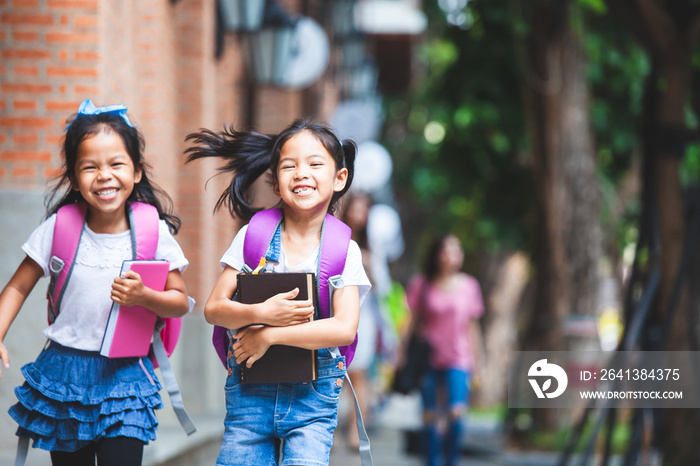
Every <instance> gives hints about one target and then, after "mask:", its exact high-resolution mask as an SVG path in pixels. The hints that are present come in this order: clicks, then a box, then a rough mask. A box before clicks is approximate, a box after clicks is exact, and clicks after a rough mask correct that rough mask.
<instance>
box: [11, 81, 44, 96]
mask: <svg viewBox="0 0 700 466" xmlns="http://www.w3.org/2000/svg"><path fill="white" fill-rule="evenodd" d="M2 91H3V92H6V93H8V94H9V93H13V92H27V93H39V92H41V93H47V92H51V84H26V83H3V84H2Z"/></svg>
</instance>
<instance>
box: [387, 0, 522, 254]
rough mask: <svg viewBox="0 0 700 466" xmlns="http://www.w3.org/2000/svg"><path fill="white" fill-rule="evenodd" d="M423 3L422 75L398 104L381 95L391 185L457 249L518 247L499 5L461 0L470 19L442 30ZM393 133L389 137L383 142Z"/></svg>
mask: <svg viewBox="0 0 700 466" xmlns="http://www.w3.org/2000/svg"><path fill="white" fill-rule="evenodd" d="M433 3H436V2H425V8H426V11H427V14H428V15H429V19H430V23H429V24H430V26H429V35H428V38H427V39H426V41H425V44H424V45H423V47H421V48H420V53H421V62H422V63H423V64H424V67H425V73H424V75H423V79H422V80H420V82H419V83H418V84H417V86H416V89H415V92H414V94H413V95H412V96H410V97H409V98H408V99H405V98H403V97H399V96H397V97H394V98H389V103H388V106H387V109H388V111H387V127H388V131H387V138H386V140H385V141H384V142H385V144H386V145H387V148H388V149H389V151H390V152H391V153H393V154H401V156H400V157H396V158H395V174H394V176H395V186H396V187H397V189H398V191H399V193H398V194H399V195H401V196H403V197H404V198H408V199H411V200H412V201H413V202H414V203H415V204H417V205H418V206H419V208H420V209H421V210H423V211H424V212H426V213H428V212H429V214H430V222H426V226H428V225H429V226H430V227H432V228H433V229H434V230H441V231H444V230H450V231H453V232H456V233H457V234H458V235H459V236H460V237H461V239H462V241H463V243H464V246H465V248H466V250H467V253H468V254H469V253H473V252H475V251H478V250H480V249H483V248H501V247H511V248H527V243H528V242H529V232H530V231H531V228H529V226H526V223H527V222H528V221H529V217H531V216H532V215H531V213H532V211H533V209H534V204H533V198H532V193H533V192H534V189H533V187H532V175H531V173H530V169H529V167H528V166H527V164H526V163H524V162H525V161H524V157H523V156H522V155H521V154H523V153H525V148H526V142H525V132H524V122H523V112H522V109H521V98H520V93H519V83H518V79H519V78H518V71H517V68H516V60H515V57H514V50H513V45H512V44H513V38H512V34H511V26H512V25H511V20H512V18H511V15H510V11H509V7H508V1H506V0H490V1H488V2H487V1H478V0H475V1H472V2H470V3H469V8H470V9H471V15H472V18H473V19H474V23H473V24H472V26H471V27H470V28H469V29H468V30H460V29H458V28H448V27H447V24H446V21H445V17H444V15H443V13H442V12H441V11H440V10H439V9H438V8H437V7H436V6H435V5H433ZM392 135H393V136H392Z"/></svg>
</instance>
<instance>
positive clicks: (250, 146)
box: [185, 119, 357, 219]
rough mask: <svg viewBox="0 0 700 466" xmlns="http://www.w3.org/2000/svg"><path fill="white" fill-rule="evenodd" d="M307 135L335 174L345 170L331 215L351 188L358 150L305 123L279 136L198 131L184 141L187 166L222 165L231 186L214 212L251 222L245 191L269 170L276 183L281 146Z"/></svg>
mask: <svg viewBox="0 0 700 466" xmlns="http://www.w3.org/2000/svg"><path fill="white" fill-rule="evenodd" d="M302 131H308V132H309V133H311V134H312V135H313V136H314V137H315V138H316V139H317V140H318V141H319V142H320V143H321V145H323V147H324V148H325V149H326V151H328V153H329V154H330V155H331V157H332V158H333V160H334V161H335V166H336V169H337V170H340V169H341V168H346V169H347V170H348V177H347V181H346V183H345V187H344V188H343V190H342V191H338V192H335V193H333V197H332V198H331V203H330V205H329V207H328V212H330V213H332V212H333V211H334V209H335V205H336V203H337V202H338V199H340V198H341V197H342V196H343V195H344V194H345V193H346V192H347V191H348V189H349V188H350V185H351V184H352V179H353V175H354V172H355V156H356V154H357V146H356V145H355V143H354V142H353V141H352V140H350V139H345V140H343V141H342V142H341V141H339V140H338V138H337V137H336V136H335V134H333V131H331V130H330V128H328V127H327V126H325V125H323V124H321V123H317V122H314V121H312V120H307V119H298V120H295V121H294V122H293V123H292V124H291V125H289V126H288V127H287V128H285V129H284V130H283V131H282V132H281V133H279V134H276V135H275V134H260V133H256V132H255V131H236V130H235V129H234V128H233V124H231V125H230V126H229V127H228V128H227V127H224V130H223V131H221V132H219V133H216V132H214V131H211V130H208V129H200V131H199V132H198V133H191V134H189V135H187V137H186V138H185V140H186V141H193V142H194V143H195V145H194V146H192V147H190V148H188V149H187V150H186V151H185V153H186V154H187V162H188V163H189V162H191V161H193V160H197V159H202V158H207V157H216V158H220V159H223V160H224V161H225V163H224V165H222V166H221V167H219V169H218V170H219V172H220V173H230V174H231V183H230V184H229V186H228V188H226V189H225V190H224V191H223V192H222V193H221V195H220V196H219V200H218V201H217V203H216V206H215V208H214V209H215V210H219V209H221V208H222V207H224V206H226V207H227V208H228V211H229V213H230V214H231V215H232V216H236V217H240V218H244V219H250V217H252V216H253V214H254V213H255V212H257V211H258V210H259V209H256V208H255V207H254V206H253V205H252V204H251V200H250V198H249V196H248V189H249V188H250V187H251V186H252V184H253V183H254V182H255V180H257V179H258V178H259V177H260V176H262V175H263V174H264V173H265V172H266V171H267V170H268V169H269V170H270V171H271V176H272V178H273V180H274V181H276V179H277V166H278V164H279V160H280V152H281V151H282V147H283V146H284V144H285V143H286V142H287V141H288V140H289V139H291V138H292V137H293V136H295V135H297V134H299V133H301V132H302Z"/></svg>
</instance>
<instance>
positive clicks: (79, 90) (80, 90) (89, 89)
mask: <svg viewBox="0 0 700 466" xmlns="http://www.w3.org/2000/svg"><path fill="white" fill-rule="evenodd" d="M73 91H74V92H75V93H76V94H79V95H96V94H98V93H99V92H100V88H99V87H97V86H81V85H77V86H75V87H74V88H73Z"/></svg>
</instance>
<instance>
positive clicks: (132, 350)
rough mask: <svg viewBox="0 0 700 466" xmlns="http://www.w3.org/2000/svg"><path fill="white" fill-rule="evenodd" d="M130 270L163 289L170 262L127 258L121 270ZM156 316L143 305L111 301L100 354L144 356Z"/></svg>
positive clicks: (118, 356) (153, 286)
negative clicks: (129, 304)
mask: <svg viewBox="0 0 700 466" xmlns="http://www.w3.org/2000/svg"><path fill="white" fill-rule="evenodd" d="M127 270H133V271H134V272H136V273H138V274H139V275H141V280H143V284H144V285H145V286H146V287H148V288H151V289H153V290H156V291H163V290H164V289H165V282H166V281H167V279H168V272H169V271H170V263H169V262H168V261H164V260H128V261H124V263H123V264H122V270H121V274H123V273H124V272H126V271H127ZM157 318H158V316H157V315H156V314H154V313H153V312H151V311H150V310H148V309H146V308H145V307H143V306H120V305H119V304H117V303H112V309H111V311H110V312H109V319H108V320H107V328H106V329H105V336H104V338H103V339H102V348H101V349H100V354H101V355H102V356H106V357H108V358H128V357H138V356H147V355H148V351H149V349H150V347H151V341H152V340H153V331H154V330H155V326H156V319H157Z"/></svg>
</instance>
